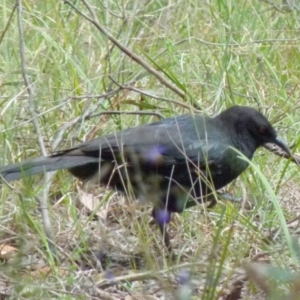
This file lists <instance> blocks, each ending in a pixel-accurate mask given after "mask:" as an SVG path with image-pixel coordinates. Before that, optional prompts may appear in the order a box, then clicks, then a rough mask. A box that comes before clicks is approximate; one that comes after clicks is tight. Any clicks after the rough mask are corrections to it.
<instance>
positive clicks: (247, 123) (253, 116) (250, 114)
mask: <svg viewBox="0 0 300 300" xmlns="http://www.w3.org/2000/svg"><path fill="white" fill-rule="evenodd" d="M224 113H225V119H230V120H231V121H230V123H231V124H233V126H234V127H235V128H236V130H237V131H240V132H241V133H242V134H243V133H246V132H247V133H248V134H249V135H250V136H251V138H252V140H254V141H255V143H256V147H260V146H264V145H265V144H267V143H272V144H275V145H277V146H278V147H280V148H281V149H282V150H283V151H284V152H286V153H287V154H288V155H289V156H291V155H292V154H291V150H290V148H289V147H288V146H287V144H286V143H285V142H284V141H283V140H282V139H281V138H280V137H278V135H277V132H276V130H275V129H274V128H273V126H272V125H271V124H270V122H269V121H268V119H267V118H266V117H265V116H264V115H263V114H261V113H260V112H259V111H257V110H256V109H254V108H251V107H247V106H232V107H230V108H228V109H227V110H225V111H224V112H223V113H222V114H224Z"/></svg>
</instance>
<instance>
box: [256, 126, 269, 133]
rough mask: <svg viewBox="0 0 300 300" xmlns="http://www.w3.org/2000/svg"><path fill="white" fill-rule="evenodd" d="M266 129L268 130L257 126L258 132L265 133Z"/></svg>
mask: <svg viewBox="0 0 300 300" xmlns="http://www.w3.org/2000/svg"><path fill="white" fill-rule="evenodd" d="M267 131H268V129H267V128H266V127H263V126H262V127H259V128H258V132H259V133H260V134H263V135H264V134H266V133H267Z"/></svg>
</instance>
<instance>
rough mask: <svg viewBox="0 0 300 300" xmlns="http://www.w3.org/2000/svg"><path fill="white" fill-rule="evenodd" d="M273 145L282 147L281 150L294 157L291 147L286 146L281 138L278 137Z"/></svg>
mask: <svg viewBox="0 0 300 300" xmlns="http://www.w3.org/2000/svg"><path fill="white" fill-rule="evenodd" d="M273 143H274V144H275V145H277V146H278V147H280V149H281V150H283V151H284V152H285V153H287V154H288V155H289V156H290V157H293V154H292V151H291V149H290V148H289V146H288V145H287V144H286V142H285V141H284V140H282V139H281V138H280V137H277V138H276V139H275V140H274V141H273Z"/></svg>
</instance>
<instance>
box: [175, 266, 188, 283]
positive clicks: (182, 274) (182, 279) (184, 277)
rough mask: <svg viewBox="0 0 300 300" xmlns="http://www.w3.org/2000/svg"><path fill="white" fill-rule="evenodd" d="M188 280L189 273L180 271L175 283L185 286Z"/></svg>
mask: <svg viewBox="0 0 300 300" xmlns="http://www.w3.org/2000/svg"><path fill="white" fill-rule="evenodd" d="M189 280H190V272H189V270H187V269H183V270H180V272H179V273H178V274H177V276H176V281H177V283H178V284H180V285H184V284H187V283H188V282H189Z"/></svg>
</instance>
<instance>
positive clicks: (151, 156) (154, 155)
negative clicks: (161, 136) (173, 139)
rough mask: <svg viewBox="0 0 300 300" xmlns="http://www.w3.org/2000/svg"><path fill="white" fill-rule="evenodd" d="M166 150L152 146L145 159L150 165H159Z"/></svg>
mask: <svg viewBox="0 0 300 300" xmlns="http://www.w3.org/2000/svg"><path fill="white" fill-rule="evenodd" d="M165 152H166V149H165V147H163V146H160V145H154V146H152V147H150V148H149V149H148V151H147V153H146V159H147V160H148V161H149V162H152V163H159V162H161V161H162V160H163V155H164V154H165Z"/></svg>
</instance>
